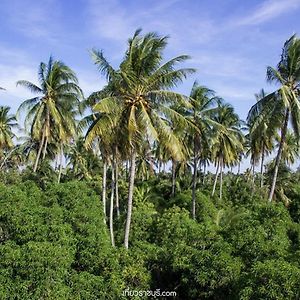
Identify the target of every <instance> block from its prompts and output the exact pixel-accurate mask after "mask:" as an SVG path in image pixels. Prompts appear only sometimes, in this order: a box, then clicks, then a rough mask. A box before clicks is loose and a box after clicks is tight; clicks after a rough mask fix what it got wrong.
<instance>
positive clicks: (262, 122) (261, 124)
mask: <svg viewBox="0 0 300 300" xmlns="http://www.w3.org/2000/svg"><path fill="white" fill-rule="evenodd" d="M255 97H256V101H257V102H259V101H260V100H262V99H263V98H265V97H266V93H265V91H264V90H263V89H262V90H261V91H260V92H259V93H258V94H255ZM260 113H261V111H260V110H259V111H256V110H251V111H250V112H249V114H248V117H247V121H248V123H247V125H248V127H249V134H248V142H249V152H250V154H251V158H250V160H251V162H253V171H254V165H255V164H256V163H258V161H259V159H260V161H261V163H260V187H263V183H264V176H263V173H264V162H265V156H266V155H269V154H270V153H271V151H272V150H273V148H274V138H275V137H276V135H277V128H278V126H279V124H278V119H277V118H274V116H273V117H272V116H270V117H269V118H267V117H266V118H263V119H262V118H260Z"/></svg>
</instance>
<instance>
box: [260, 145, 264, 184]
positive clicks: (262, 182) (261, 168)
mask: <svg viewBox="0 0 300 300" xmlns="http://www.w3.org/2000/svg"><path fill="white" fill-rule="evenodd" d="M264 160H265V143H264V142H263V144H262V152H261V164H260V187H261V188H262V187H263V185H264Z"/></svg>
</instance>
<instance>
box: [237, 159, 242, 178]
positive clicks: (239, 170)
mask: <svg viewBox="0 0 300 300" xmlns="http://www.w3.org/2000/svg"><path fill="white" fill-rule="evenodd" d="M240 173H241V161H239V164H238V172H237V174H238V175H240Z"/></svg>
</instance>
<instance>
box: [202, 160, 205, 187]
mask: <svg viewBox="0 0 300 300" xmlns="http://www.w3.org/2000/svg"><path fill="white" fill-rule="evenodd" d="M205 175H206V161H204V166H203V179H202V184H203V185H204V183H205Z"/></svg>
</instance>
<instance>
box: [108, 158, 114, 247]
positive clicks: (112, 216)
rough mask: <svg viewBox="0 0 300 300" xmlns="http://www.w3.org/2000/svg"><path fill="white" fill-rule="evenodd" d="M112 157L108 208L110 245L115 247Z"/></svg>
mask: <svg viewBox="0 0 300 300" xmlns="http://www.w3.org/2000/svg"><path fill="white" fill-rule="evenodd" d="M114 164H115V163H114V159H113V162H112V165H111V194H110V209H109V232H110V240H111V245H112V246H113V247H115V238H114V227H113V218H114V194H115V168H114Z"/></svg>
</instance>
